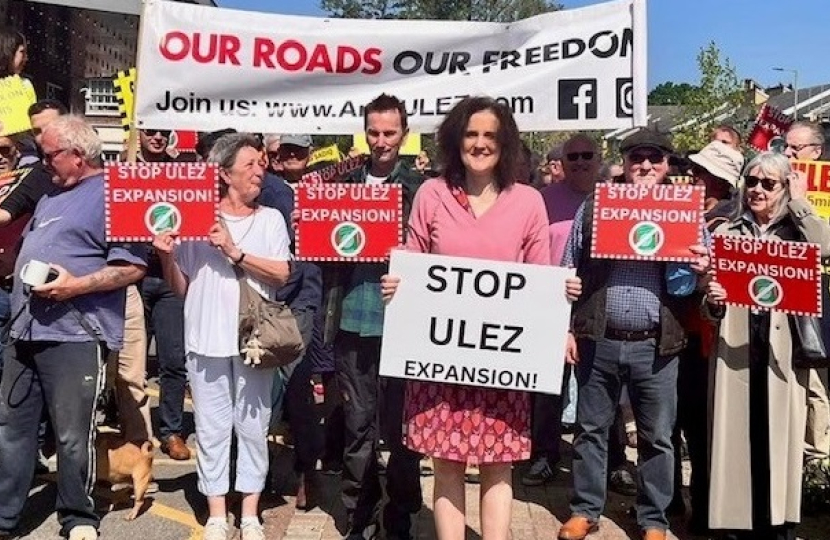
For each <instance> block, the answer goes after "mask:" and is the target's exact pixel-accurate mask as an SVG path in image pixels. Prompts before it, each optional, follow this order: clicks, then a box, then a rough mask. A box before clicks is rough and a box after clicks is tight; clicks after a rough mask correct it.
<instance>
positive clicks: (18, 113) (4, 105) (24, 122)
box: [0, 75, 37, 136]
mask: <svg viewBox="0 0 830 540" xmlns="http://www.w3.org/2000/svg"><path fill="white" fill-rule="evenodd" d="M36 100H37V97H36V96H35V90H34V88H32V83H30V82H29V81H27V80H25V79H23V78H22V77H20V75H12V76H10V77H4V78H2V79H0V136H6V135H14V134H15V133H20V132H21V131H27V130H30V129H32V124H31V122H30V121H29V106H30V105H31V104H32V103H34V102H35V101H36Z"/></svg>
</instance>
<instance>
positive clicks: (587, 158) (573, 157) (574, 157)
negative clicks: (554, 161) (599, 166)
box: [565, 152, 594, 161]
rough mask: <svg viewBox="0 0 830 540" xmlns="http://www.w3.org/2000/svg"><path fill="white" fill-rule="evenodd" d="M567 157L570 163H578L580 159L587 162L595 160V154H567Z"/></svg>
mask: <svg viewBox="0 0 830 540" xmlns="http://www.w3.org/2000/svg"><path fill="white" fill-rule="evenodd" d="M565 157H566V158H568V161H577V160H579V158H582V159H584V160H585V161H591V160H592V159H594V153H593V152H568V153H567V154H565Z"/></svg>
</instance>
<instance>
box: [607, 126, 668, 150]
mask: <svg viewBox="0 0 830 540" xmlns="http://www.w3.org/2000/svg"><path fill="white" fill-rule="evenodd" d="M643 146H650V147H652V148H657V149H659V150H661V151H663V152H666V153H668V154H671V153H674V147H673V146H672V145H671V142H670V141H669V138H668V137H666V136H665V135H663V134H662V133H657V132H656V131H652V130H650V129H641V130H640V131H638V132H637V133H634V134H632V135H629V136H628V137H626V138H625V139H623V142H622V143H621V144H620V151H621V152H622V153H623V154H626V153H628V152H630V151H631V150H633V149H635V148H640V147H643Z"/></svg>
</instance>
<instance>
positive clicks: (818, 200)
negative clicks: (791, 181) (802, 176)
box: [792, 161, 830, 219]
mask: <svg viewBox="0 0 830 540" xmlns="http://www.w3.org/2000/svg"><path fill="white" fill-rule="evenodd" d="M792 167H793V169H795V170H797V171H804V172H805V173H807V186H808V187H807V200H808V201H810V204H812V205H813V208H815V210H816V214H818V215H819V216H821V217H822V218H824V219H830V161H794V162H793V163H792Z"/></svg>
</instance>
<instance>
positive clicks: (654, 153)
mask: <svg viewBox="0 0 830 540" xmlns="http://www.w3.org/2000/svg"><path fill="white" fill-rule="evenodd" d="M664 159H666V154H664V153H663V152H661V151H660V150H634V151H633V152H631V153H630V154H628V160H629V161H631V163H635V164H638V165H639V164H640V163H643V162H644V161H645V160H648V161H649V163H662V162H663V160H664Z"/></svg>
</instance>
